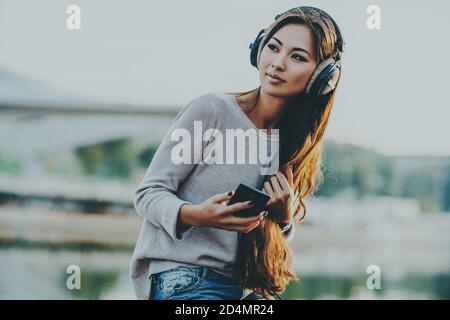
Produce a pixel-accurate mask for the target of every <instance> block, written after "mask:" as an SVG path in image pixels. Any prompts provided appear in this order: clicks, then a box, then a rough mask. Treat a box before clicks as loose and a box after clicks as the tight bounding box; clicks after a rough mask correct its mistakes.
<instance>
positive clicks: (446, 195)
mask: <svg viewBox="0 0 450 320" xmlns="http://www.w3.org/2000/svg"><path fill="white" fill-rule="evenodd" d="M445 171H446V172H447V174H446V178H445V183H444V191H443V195H442V209H443V210H444V211H446V212H450V165H448V166H447V167H446V168H445Z"/></svg>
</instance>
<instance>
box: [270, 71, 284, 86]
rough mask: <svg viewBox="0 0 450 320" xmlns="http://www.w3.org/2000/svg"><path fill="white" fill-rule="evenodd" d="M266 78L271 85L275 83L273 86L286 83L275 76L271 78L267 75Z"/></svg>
mask: <svg viewBox="0 0 450 320" xmlns="http://www.w3.org/2000/svg"><path fill="white" fill-rule="evenodd" d="M266 77H267V79H268V80H269V82H270V83H273V84H280V83H283V82H285V81H284V80H281V79H277V78H275V77H274V76H271V75H270V74H268V73H266Z"/></svg>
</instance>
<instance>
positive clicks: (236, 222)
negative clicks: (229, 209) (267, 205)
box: [225, 211, 268, 227]
mask: <svg viewBox="0 0 450 320" xmlns="http://www.w3.org/2000/svg"><path fill="white" fill-rule="evenodd" d="M267 214H268V211H262V212H261V213H260V214H258V215H256V216H251V217H236V216H234V215H233V216H229V217H228V218H227V219H226V220H225V224H226V225H230V226H235V227H248V226H249V225H252V224H254V223H257V222H258V221H261V220H262V219H264V218H265V217H266V216H267Z"/></svg>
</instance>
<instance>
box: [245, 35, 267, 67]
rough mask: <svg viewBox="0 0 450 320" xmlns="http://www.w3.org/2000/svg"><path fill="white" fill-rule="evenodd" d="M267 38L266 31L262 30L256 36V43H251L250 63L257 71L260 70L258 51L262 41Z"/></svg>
mask: <svg viewBox="0 0 450 320" xmlns="http://www.w3.org/2000/svg"><path fill="white" fill-rule="evenodd" d="M265 36H266V34H265V29H262V30H261V31H260V32H259V33H258V35H257V36H256V39H255V41H253V42H252V43H250V46H249V48H250V63H251V65H252V66H254V67H255V68H256V69H258V51H259V46H260V45H261V42H262V40H263V39H264V37H265Z"/></svg>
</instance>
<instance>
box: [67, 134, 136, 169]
mask: <svg viewBox="0 0 450 320" xmlns="http://www.w3.org/2000/svg"><path fill="white" fill-rule="evenodd" d="M75 154H76V155H77V157H78V159H79V160H80V161H81V163H82V166H83V169H84V172H85V173H86V174H88V175H96V176H105V177H121V178H128V177H129V176H130V175H131V171H132V169H133V161H134V153H133V151H132V148H131V143H130V141H129V140H128V139H115V140H110V141H107V142H104V143H101V144H96V145H90V146H83V147H79V148H77V149H76V150H75Z"/></svg>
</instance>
